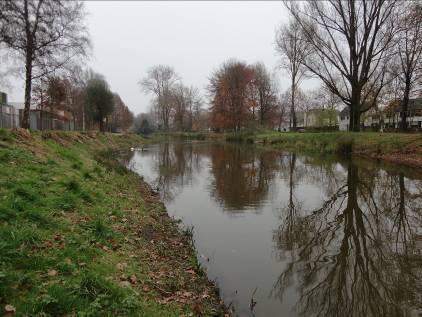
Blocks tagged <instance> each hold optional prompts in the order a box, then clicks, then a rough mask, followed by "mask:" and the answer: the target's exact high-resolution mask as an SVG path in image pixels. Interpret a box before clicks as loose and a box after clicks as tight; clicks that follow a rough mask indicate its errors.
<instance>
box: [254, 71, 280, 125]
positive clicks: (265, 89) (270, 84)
mask: <svg viewBox="0 0 422 317" xmlns="http://www.w3.org/2000/svg"><path fill="white" fill-rule="evenodd" d="M254 70H255V77H254V80H253V88H254V90H255V93H254V98H255V99H256V105H257V111H258V114H259V124H260V125H261V127H263V126H264V125H265V124H269V123H270V121H271V119H272V117H273V115H274V114H275V112H276V110H277V89H276V87H275V84H274V81H273V80H272V78H271V74H270V73H269V72H268V70H267V69H266V67H265V65H264V64H263V63H257V64H255V65H254Z"/></svg>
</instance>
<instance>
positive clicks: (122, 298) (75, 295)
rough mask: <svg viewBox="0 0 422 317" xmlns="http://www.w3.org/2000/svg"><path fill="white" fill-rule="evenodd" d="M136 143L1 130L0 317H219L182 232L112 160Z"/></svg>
mask: <svg viewBox="0 0 422 317" xmlns="http://www.w3.org/2000/svg"><path fill="white" fill-rule="evenodd" d="M142 142H143V139H141V138H140V137H138V136H136V135H111V134H98V133H88V132H87V133H76V132H75V133H71V132H45V133H29V132H27V131H25V130H15V131H7V130H0V168H1V171H2V172H1V176H0V196H1V200H0V304H1V309H2V310H3V313H5V314H9V315H11V314H14V315H15V316H193V315H203V316H210V315H218V314H219V313H220V310H219V309H220V307H219V300H218V296H217V294H216V291H215V288H214V287H213V285H212V284H211V283H209V282H208V280H207V278H206V276H205V275H204V273H203V271H202V270H201V268H200V266H199V264H198V262H197V260H196V257H195V252H194V250H193V247H192V241H191V235H190V234H189V232H186V233H183V232H181V231H180V229H178V226H177V224H175V223H174V221H173V220H171V219H170V218H169V217H168V216H167V213H166V211H165V208H164V206H163V204H162V203H161V202H160V201H159V198H158V195H157V193H155V192H154V191H153V190H151V188H150V187H149V186H148V185H147V184H145V183H144V182H143V181H142V180H141V178H140V177H138V176H137V175H135V174H134V173H132V172H129V171H128V170H126V169H125V168H123V167H122V166H121V165H120V164H118V163H117V161H116V158H117V157H121V158H122V159H123V160H124V159H125V158H126V159H127V157H126V156H125V153H127V150H128V149H129V148H130V147H131V146H136V145H139V144H140V143H142ZM119 149H124V150H125V151H123V152H121V153H119Z"/></svg>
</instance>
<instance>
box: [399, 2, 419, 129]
mask: <svg viewBox="0 0 422 317" xmlns="http://www.w3.org/2000/svg"><path fill="white" fill-rule="evenodd" d="M403 5H404V8H406V9H407V10H406V14H405V15H404V16H402V17H401V18H400V19H399V32H398V45H397V55H398V59H399V65H400V67H399V70H400V71H399V74H398V78H399V79H400V81H401V82H402V84H403V86H404V87H403V88H404V89H403V100H402V109H401V129H402V131H406V130H407V128H408V125H407V112H408V108H409V98H410V94H411V93H412V91H413V89H414V88H415V85H416V84H417V82H418V81H419V80H420V79H421V78H422V72H421V71H420V68H421V67H422V62H421V57H422V4H421V2H408V3H404V4H403Z"/></svg>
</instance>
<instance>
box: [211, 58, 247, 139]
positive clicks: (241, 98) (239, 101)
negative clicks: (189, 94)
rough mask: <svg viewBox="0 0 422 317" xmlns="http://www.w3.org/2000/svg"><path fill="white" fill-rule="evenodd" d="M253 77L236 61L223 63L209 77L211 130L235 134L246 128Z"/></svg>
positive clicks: (244, 64)
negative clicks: (225, 130)
mask: <svg viewBox="0 0 422 317" xmlns="http://www.w3.org/2000/svg"><path fill="white" fill-rule="evenodd" d="M254 74H255V71H254V69H253V67H251V66H249V65H247V64H246V63H243V62H239V61H236V60H229V61H228V62H225V63H223V64H222V65H221V66H220V68H219V69H217V70H216V71H215V72H214V73H213V75H212V76H211V79H210V85H209V87H208V89H209V92H210V95H211V98H212V101H211V103H212V105H211V118H210V124H211V127H212V128H214V129H230V130H234V131H239V130H240V129H241V128H242V127H244V126H245V125H246V123H247V121H248V119H249V117H250V116H249V115H250V113H249V106H250V98H249V97H250V95H249V92H250V90H251V89H250V85H252V82H253V79H254Z"/></svg>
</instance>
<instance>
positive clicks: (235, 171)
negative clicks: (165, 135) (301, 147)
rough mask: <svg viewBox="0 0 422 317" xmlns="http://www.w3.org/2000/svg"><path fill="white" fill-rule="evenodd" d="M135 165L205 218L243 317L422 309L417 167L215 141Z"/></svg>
mask: <svg viewBox="0 0 422 317" xmlns="http://www.w3.org/2000/svg"><path fill="white" fill-rule="evenodd" d="M131 164H134V166H133V168H134V169H135V170H136V171H138V172H139V173H140V174H142V175H144V176H146V178H147V180H148V181H150V182H152V183H153V184H154V185H155V186H158V187H159V188H160V192H161V195H162V198H163V199H164V200H165V202H166V203H167V206H168V207H169V210H170V211H171V212H173V215H174V216H176V217H180V218H183V220H184V222H185V223H186V224H188V225H194V227H195V237H194V238H195V241H196V247H197V249H198V252H199V253H200V254H206V255H207V257H209V258H210V261H209V262H208V261H205V262H203V263H202V264H203V265H204V266H205V267H206V268H207V271H208V274H209V277H210V278H211V279H217V280H218V282H219V286H220V287H221V291H222V296H223V299H224V300H225V301H226V302H227V303H230V302H231V303H233V305H232V306H233V307H234V308H235V310H236V312H237V314H238V316H249V315H250V316H279V315H283V316H284V315H286V316H413V315H416V316H417V315H418V314H420V313H422V298H421V294H422V181H421V177H420V176H417V175H415V174H416V173H417V172H415V171H408V170H401V169H397V168H394V169H391V168H387V167H386V168H381V167H380V166H379V165H375V164H374V163H372V162H366V161H362V160H356V159H354V160H338V159H333V158H331V159H327V158H321V157H318V156H302V155H298V154H296V153H281V152H276V151H264V150H260V149H257V148H255V147H252V146H239V145H233V144H207V143H174V144H168V143H167V144H159V145H154V146H152V147H151V148H149V149H148V150H147V151H144V152H139V153H136V154H135V156H134V157H133V159H132V161H131V163H129V165H131ZM233 215H242V217H233ZM255 289H257V290H258V291H257V292H256V295H255V297H256V298H254V299H256V300H257V305H256V307H255V308H254V311H253V312H251V311H250V308H249V303H250V296H251V295H250V294H251V293H252V292H253V290H255Z"/></svg>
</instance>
